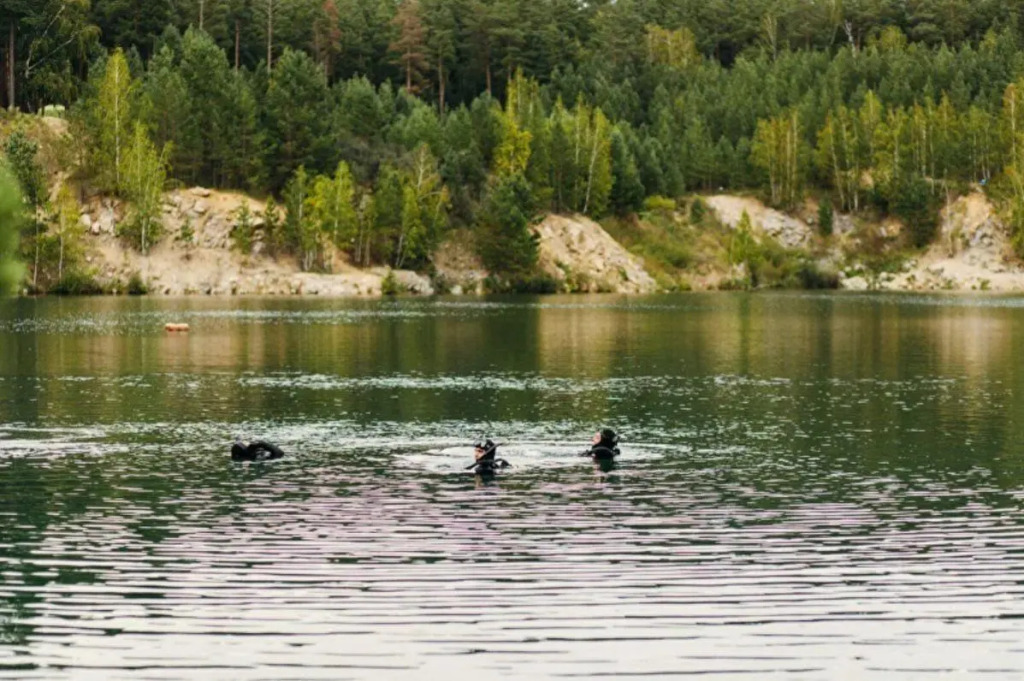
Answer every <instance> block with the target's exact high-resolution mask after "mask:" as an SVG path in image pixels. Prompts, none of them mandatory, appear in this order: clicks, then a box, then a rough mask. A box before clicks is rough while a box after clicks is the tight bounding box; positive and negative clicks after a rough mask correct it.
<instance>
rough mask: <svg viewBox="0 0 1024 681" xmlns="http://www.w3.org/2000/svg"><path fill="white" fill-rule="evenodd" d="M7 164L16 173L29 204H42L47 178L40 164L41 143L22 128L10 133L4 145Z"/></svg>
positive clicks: (34, 205)
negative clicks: (32, 138) (30, 137)
mask: <svg viewBox="0 0 1024 681" xmlns="http://www.w3.org/2000/svg"><path fill="white" fill-rule="evenodd" d="M3 154H4V158H5V159H6V161H7V166H8V168H9V169H10V170H11V172H12V173H13V174H14V177H15V178H16V179H17V181H18V184H19V185H20V186H21V191H22V194H23V196H24V199H25V201H26V202H27V203H28V205H29V206H32V207H36V206H40V205H41V204H42V203H43V201H45V200H46V178H45V177H44V175H43V169H42V167H41V166H40V165H39V161H38V160H37V156H38V154H39V143H38V142H35V141H34V140H31V139H29V137H28V136H27V135H26V134H25V133H24V132H23V131H21V130H15V131H14V132H12V133H11V134H10V136H9V137H8V138H7V140H6V141H5V142H4V145H3Z"/></svg>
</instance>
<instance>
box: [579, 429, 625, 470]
mask: <svg viewBox="0 0 1024 681" xmlns="http://www.w3.org/2000/svg"><path fill="white" fill-rule="evenodd" d="M618 455H619V436H618V435H617V434H616V433H615V431H614V430H612V429H611V428H602V429H601V430H600V431H598V432H597V433H596V434H595V435H594V439H593V440H591V446H590V449H588V450H587V451H585V452H581V453H580V456H589V457H590V458H591V459H592V460H593V461H594V463H600V464H610V463H614V461H615V457H617V456H618Z"/></svg>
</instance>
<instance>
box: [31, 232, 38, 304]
mask: <svg viewBox="0 0 1024 681" xmlns="http://www.w3.org/2000/svg"><path fill="white" fill-rule="evenodd" d="M39 238H40V234H39V220H36V261H35V264H34V265H33V266H32V292H33V293H35V292H36V291H38V290H39Z"/></svg>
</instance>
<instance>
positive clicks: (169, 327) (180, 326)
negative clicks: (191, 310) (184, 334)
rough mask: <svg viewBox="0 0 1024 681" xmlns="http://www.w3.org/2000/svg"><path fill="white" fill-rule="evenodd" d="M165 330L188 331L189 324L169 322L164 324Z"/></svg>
mask: <svg viewBox="0 0 1024 681" xmlns="http://www.w3.org/2000/svg"><path fill="white" fill-rule="evenodd" d="M164 331H169V332H172V333H174V332H178V331H188V324H174V323H171V322H168V323H166V324H164Z"/></svg>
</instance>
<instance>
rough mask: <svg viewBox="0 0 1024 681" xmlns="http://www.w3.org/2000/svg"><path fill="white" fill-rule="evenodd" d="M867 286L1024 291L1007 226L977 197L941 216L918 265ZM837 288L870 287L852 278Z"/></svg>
mask: <svg viewBox="0 0 1024 681" xmlns="http://www.w3.org/2000/svg"><path fill="white" fill-rule="evenodd" d="M870 283H873V284H874V286H875V287H876V288H878V289H882V290H898V291H907V290H911V291H936V290H945V291H1004V292H1008V291H1024V267H1021V265H1020V263H1019V262H1017V261H1016V258H1014V257H1013V256H1012V252H1011V248H1010V235H1009V230H1008V229H1007V227H1006V225H1004V224H1003V222H1002V221H1001V220H1000V219H999V216H998V215H997V214H996V212H995V210H994V208H993V206H992V204H991V202H990V201H989V200H988V197H986V196H985V195H984V194H983V193H982V192H980V191H976V192H974V193H972V194H969V195H967V196H964V197H961V198H960V199H957V200H956V201H955V202H953V203H952V204H951V205H950V206H949V207H948V208H946V209H945V210H943V211H942V219H941V223H940V227H939V235H938V237H937V238H936V241H935V243H933V244H932V245H931V247H930V248H929V249H928V250H927V252H925V254H924V255H922V256H921V258H920V259H919V260H914V261H911V262H909V263H907V264H906V266H905V267H904V270H903V271H902V272H896V273H888V274H883V275H881V277H879V279H878V281H877V282H870ZM842 285H843V287H844V288H850V289H865V288H868V285H869V282H868V281H867V280H866V279H865V278H864V277H863V276H856V277H851V278H848V279H844V280H843V281H842Z"/></svg>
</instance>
